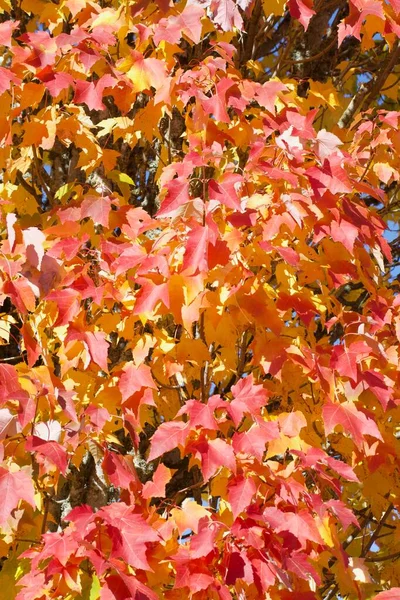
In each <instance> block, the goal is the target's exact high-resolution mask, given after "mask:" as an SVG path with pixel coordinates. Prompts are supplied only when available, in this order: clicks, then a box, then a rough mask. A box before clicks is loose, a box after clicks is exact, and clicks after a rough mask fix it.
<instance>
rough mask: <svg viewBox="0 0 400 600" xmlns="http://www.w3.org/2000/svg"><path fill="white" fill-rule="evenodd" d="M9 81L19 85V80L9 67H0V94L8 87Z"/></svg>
mask: <svg viewBox="0 0 400 600" xmlns="http://www.w3.org/2000/svg"><path fill="white" fill-rule="evenodd" d="M11 82H13V83H15V84H16V85H19V84H20V83H21V80H20V79H19V78H18V77H17V76H16V75H15V74H14V73H13V72H12V71H10V69H5V68H4V67H0V95H1V94H2V93H3V92H5V91H6V90H9V89H10V84H11Z"/></svg>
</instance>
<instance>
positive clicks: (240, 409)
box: [226, 375, 268, 426]
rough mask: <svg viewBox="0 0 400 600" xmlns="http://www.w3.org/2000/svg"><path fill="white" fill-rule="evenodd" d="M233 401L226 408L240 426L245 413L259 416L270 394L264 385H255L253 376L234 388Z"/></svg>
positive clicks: (241, 381) (240, 381) (241, 380)
mask: <svg viewBox="0 0 400 600" xmlns="http://www.w3.org/2000/svg"><path fill="white" fill-rule="evenodd" d="M232 394H233V400H232V401H231V402H230V404H229V405H227V406H226V410H227V411H228V412H229V415H230V416H231V418H232V421H233V422H234V424H235V426H237V425H239V423H240V421H241V420H242V418H243V415H244V414H245V413H250V414H257V413H258V412H259V409H260V408H261V407H262V406H265V405H266V404H267V401H268V392H267V390H265V389H264V388H263V386H262V385H254V379H253V376H252V375H249V376H248V377H245V378H243V379H240V380H239V381H238V383H236V384H235V385H234V386H232Z"/></svg>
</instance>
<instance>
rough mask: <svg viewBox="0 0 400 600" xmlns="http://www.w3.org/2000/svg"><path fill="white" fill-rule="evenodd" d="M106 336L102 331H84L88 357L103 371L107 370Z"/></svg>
mask: <svg viewBox="0 0 400 600" xmlns="http://www.w3.org/2000/svg"><path fill="white" fill-rule="evenodd" d="M106 337H107V334H105V333H104V332H103V331H85V333H84V338H85V341H86V343H87V345H88V348H89V353H90V357H91V359H92V361H93V362H95V363H96V364H97V365H99V367H100V368H101V369H103V371H108V364H107V356H108V342H106Z"/></svg>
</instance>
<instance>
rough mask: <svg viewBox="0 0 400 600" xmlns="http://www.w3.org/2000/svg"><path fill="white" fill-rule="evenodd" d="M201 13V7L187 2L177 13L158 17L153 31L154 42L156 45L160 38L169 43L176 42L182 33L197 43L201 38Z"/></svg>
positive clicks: (202, 11) (202, 13)
mask: <svg viewBox="0 0 400 600" xmlns="http://www.w3.org/2000/svg"><path fill="white" fill-rule="evenodd" d="M203 15H204V10H203V8H202V7H200V6H197V5H196V4H187V5H186V6H185V8H184V9H183V11H182V12H181V13H180V14H179V15H177V16H174V15H171V16H169V17H168V18H166V19H160V21H159V22H158V23H157V25H156V28H155V31H154V37H153V39H154V43H155V44H156V45H158V44H159V43H160V42H161V40H165V41H167V42H169V43H170V44H177V43H178V42H179V40H180V38H181V37H182V36H183V35H184V36H185V37H187V38H188V39H189V40H191V41H192V42H193V43H194V44H198V43H199V42H200V40H201V31H202V23H201V18H202V17H203Z"/></svg>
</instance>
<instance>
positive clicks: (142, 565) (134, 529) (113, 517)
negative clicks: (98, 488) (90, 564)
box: [97, 502, 159, 570]
mask: <svg viewBox="0 0 400 600" xmlns="http://www.w3.org/2000/svg"><path fill="white" fill-rule="evenodd" d="M97 514H98V515H99V516H101V517H102V518H103V519H104V521H105V522H106V523H107V524H108V528H109V533H110V536H111V540H112V544H113V551H112V555H113V556H114V557H119V558H122V559H124V560H126V561H127V562H128V563H129V564H131V565H132V566H133V567H135V568H137V569H145V570H151V569H150V566H149V564H148V562H147V557H146V549H147V548H146V543H149V542H157V541H158V540H159V534H158V533H157V531H155V529H153V528H152V527H151V526H150V525H149V524H148V523H147V522H146V521H145V520H144V518H143V517H142V516H141V515H139V514H136V513H134V512H132V509H131V507H129V506H127V505H126V504H125V503H123V502H118V503H115V504H111V505H109V506H105V507H103V508H102V509H100V511H98V513H97Z"/></svg>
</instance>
